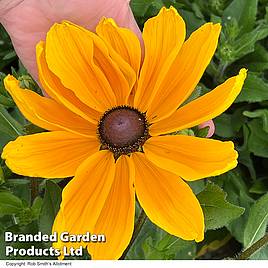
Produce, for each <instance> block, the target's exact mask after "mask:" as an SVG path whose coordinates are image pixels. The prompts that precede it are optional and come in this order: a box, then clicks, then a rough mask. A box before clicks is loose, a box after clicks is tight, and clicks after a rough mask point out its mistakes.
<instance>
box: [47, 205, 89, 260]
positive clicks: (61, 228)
mask: <svg viewBox="0 0 268 268" xmlns="http://www.w3.org/2000/svg"><path fill="white" fill-rule="evenodd" d="M54 232H56V233H57V236H58V240H57V241H56V242H54V243H53V245H52V246H53V248H55V249H58V250H59V251H60V253H61V255H60V256H58V259H59V260H63V259H64V257H65V255H64V253H65V252H67V253H68V254H70V249H71V248H73V249H78V248H80V246H82V247H85V243H84V242H70V241H69V242H63V241H62V240H61V239H60V236H61V234H62V233H64V232H66V229H65V219H64V214H63V212H62V210H61V209H60V210H59V211H58V214H57V216H56V218H55V220H54V224H53V227H52V233H54ZM63 247H65V251H63Z"/></svg>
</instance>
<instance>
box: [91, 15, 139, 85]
mask: <svg viewBox="0 0 268 268" xmlns="http://www.w3.org/2000/svg"><path fill="white" fill-rule="evenodd" d="M96 32H97V34H98V35H99V36H100V37H101V38H102V39H103V40H104V41H105V44H106V46H107V47H108V49H109V52H110V55H111V58H112V59H113V60H114V61H115V62H116V63H117V64H118V66H119V68H120V69H121V71H122V72H123V73H124V75H125V77H126V79H127V81H128V83H129V88H133V86H134V84H135V82H136V79H137V75H138V73H139V70H140V63H141V47H140V41H139V39H138V38H137V36H136V35H135V34H134V33H133V32H132V31H130V30H129V29H126V28H121V27H118V26H117V24H116V23H115V21H114V20H113V19H106V18H104V19H102V20H101V21H100V23H99V25H98V26H97V28H96Z"/></svg>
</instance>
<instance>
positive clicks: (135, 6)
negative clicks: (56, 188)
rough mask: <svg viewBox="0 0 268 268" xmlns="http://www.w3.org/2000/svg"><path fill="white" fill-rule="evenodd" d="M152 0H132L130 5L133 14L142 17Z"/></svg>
mask: <svg viewBox="0 0 268 268" xmlns="http://www.w3.org/2000/svg"><path fill="white" fill-rule="evenodd" d="M153 2H154V0H146V1H144V0H132V1H131V3H130V5H131V9H132V11H133V13H134V14H135V16H137V17H143V16H144V15H145V13H146V12H147V10H148V8H149V7H150V5H151V4H152V3H153Z"/></svg>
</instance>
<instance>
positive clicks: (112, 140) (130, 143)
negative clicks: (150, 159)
mask: <svg viewBox="0 0 268 268" xmlns="http://www.w3.org/2000/svg"><path fill="white" fill-rule="evenodd" d="M98 133H99V137H100V141H101V143H102V145H103V146H104V147H108V149H109V150H110V151H112V152H113V153H115V154H116V155H121V154H128V153H131V152H135V151H138V150H139V148H140V146H142V145H143V143H144V142H145V141H146V139H147V138H148V123H147V120H146V117H145V114H143V113H141V112H139V111H138V110H137V109H135V108H132V107H129V106H118V107H115V108H113V109H111V110H108V111H107V112H106V113H105V114H104V115H103V116H102V118H101V119H100V122H99V126H98Z"/></svg>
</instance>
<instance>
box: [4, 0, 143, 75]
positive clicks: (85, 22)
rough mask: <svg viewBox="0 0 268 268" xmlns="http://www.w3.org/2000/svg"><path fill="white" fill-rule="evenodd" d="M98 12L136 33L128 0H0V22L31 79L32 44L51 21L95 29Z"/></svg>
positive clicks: (34, 69) (33, 66) (33, 69)
mask: <svg viewBox="0 0 268 268" xmlns="http://www.w3.org/2000/svg"><path fill="white" fill-rule="evenodd" d="M102 16H106V17H111V18H113V19H115V20H116V21H117V23H118V25H120V26H122V27H127V28H130V29H131V30H133V31H135V32H136V33H137V34H138V35H140V30H139V28H138V26H137V23H136V21H135V19H134V16H133V14H132V12H131V9H130V7H129V0H109V1H107V0H98V1H95V0H68V1H66V0H56V1H37V0H0V23H1V24H3V25H4V27H5V28H6V30H7V31H8V33H9V35H10V37H11V39H12V43H13V45H14V48H15V50H16V52H17V54H18V56H19V58H20V60H21V61H22V63H23V64H24V65H25V67H26V68H27V70H28V71H29V72H30V73H31V74H32V76H33V77H34V78H35V79H37V77H38V72H37V66H36V59H35V47H36V44H37V43H38V42H39V41H40V40H44V39H45V37H46V33H47V31H48V30H49V28H50V27H51V26H52V25H53V24H54V23H55V22H61V21H62V20H70V21H72V22H74V23H77V24H79V25H81V26H83V27H85V28H87V29H89V30H95V28H96V25H97V24H98V22H99V20H100V19H101V17H102Z"/></svg>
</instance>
